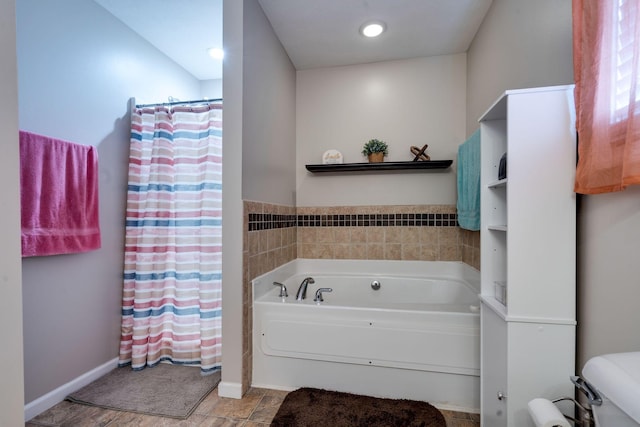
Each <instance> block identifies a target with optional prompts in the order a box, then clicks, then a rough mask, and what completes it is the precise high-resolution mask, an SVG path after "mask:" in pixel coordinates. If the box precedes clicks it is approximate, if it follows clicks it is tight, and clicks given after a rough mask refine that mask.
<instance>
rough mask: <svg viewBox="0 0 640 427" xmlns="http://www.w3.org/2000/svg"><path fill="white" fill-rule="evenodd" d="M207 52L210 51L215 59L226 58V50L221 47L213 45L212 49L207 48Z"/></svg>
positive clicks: (210, 54)
mask: <svg viewBox="0 0 640 427" xmlns="http://www.w3.org/2000/svg"><path fill="white" fill-rule="evenodd" d="M207 52H209V56H210V57H212V58H213V59H222V58H224V50H222V49H220V48H217V47H212V48H210V49H207Z"/></svg>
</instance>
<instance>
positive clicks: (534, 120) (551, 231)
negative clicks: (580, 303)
mask: <svg viewBox="0 0 640 427" xmlns="http://www.w3.org/2000/svg"><path fill="white" fill-rule="evenodd" d="M572 111H573V86H556V87H547V88H535V89H523V90H512V91H507V92H505V93H504V94H503V95H502V96H501V97H500V98H499V99H498V100H497V101H496V102H495V103H494V104H493V105H492V106H491V107H490V108H489V109H488V110H487V112H486V113H485V114H484V115H483V116H482V117H481V118H480V129H481V145H482V148H481V159H482V160H481V163H482V165H481V218H482V219H481V247H480V248H481V280H482V290H481V301H482V307H481V329H482V334H481V336H482V338H481V410H482V414H481V415H482V425H483V426H485V427H501V426H517V427H526V426H533V423H532V421H531V419H530V417H529V414H528V410H527V403H528V402H529V401H530V400H531V399H534V398H536V397H544V398H548V399H554V398H557V397H560V396H566V395H569V396H573V385H572V384H571V382H570V381H569V376H570V375H573V374H574V371H575V366H574V363H575V361H574V360H575V325H576V322H575V285H576V282H575V268H576V267H575V258H576V247H575V243H576V210H575V193H574V192H573V183H574V175H575V164H576V138H575V128H574V115H573V114H572ZM504 153H508V154H507V178H506V179H501V180H498V167H499V162H500V158H501V157H502V155H503V154H504Z"/></svg>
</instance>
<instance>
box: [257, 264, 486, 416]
mask: <svg viewBox="0 0 640 427" xmlns="http://www.w3.org/2000/svg"><path fill="white" fill-rule="evenodd" d="M305 277H313V278H314V280H315V283H313V284H310V285H309V287H308V290H307V299H306V300H304V301H296V299H295V294H296V291H297V289H298V286H299V285H300V283H301V282H302V280H303V279H304V278H305ZM373 280H377V281H379V282H380V284H381V286H380V289H379V290H373V289H372V287H371V282H372V281H373ZM274 281H276V282H281V283H284V284H285V285H286V287H287V288H288V292H289V297H288V298H281V297H279V296H278V293H279V288H278V287H277V286H273V284H272V283H273V282H274ZM479 286H480V278H479V273H478V271H477V270H475V269H473V268H471V267H469V266H468V265H466V264H463V263H459V262H429V261H352V260H308V259H297V260H294V261H292V262H290V263H288V264H285V265H284V266H282V267H280V268H277V269H276V270H273V271H271V272H269V273H267V274H265V275H263V276H260V277H258V278H256V279H255V280H254V281H253V295H254V302H253V375H252V377H253V380H252V385H253V386H254V387H265V388H272V389H284V390H290V389H295V388H298V387H317V388H325V389H331V390H337V391H345V392H351V393H359V394H366V395H372V396H379V397H389V398H403V399H414V400H423V401H428V402H431V403H432V404H434V405H436V406H438V407H440V408H443V409H457V410H465V411H471V412H477V411H478V408H479V406H480V398H479V389H480V386H479V373H480V372H479V371H480V356H479V348H480V338H479V330H480V324H479V315H478V311H479V303H478V293H479V290H480V289H479ZM321 287H329V288H333V292H331V293H324V295H323V296H324V302H322V303H320V304H317V303H315V302H314V301H313V298H314V294H315V291H316V290H317V289H318V288H321Z"/></svg>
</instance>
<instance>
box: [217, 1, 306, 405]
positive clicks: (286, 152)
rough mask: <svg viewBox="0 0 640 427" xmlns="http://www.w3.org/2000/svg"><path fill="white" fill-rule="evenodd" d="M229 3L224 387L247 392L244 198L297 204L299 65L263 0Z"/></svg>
mask: <svg viewBox="0 0 640 427" xmlns="http://www.w3.org/2000/svg"><path fill="white" fill-rule="evenodd" d="M223 10H224V44H225V61H224V71H223V74H224V78H223V92H224V103H225V113H224V114H225V116H224V117H225V123H224V140H225V143H224V147H225V148H224V164H223V173H224V175H223V182H224V198H223V211H222V215H223V223H224V233H223V234H222V238H223V242H222V246H223V248H224V254H223V255H224V256H223V257H222V260H223V261H222V262H223V266H222V270H223V283H222V286H223V290H222V291H223V299H222V304H223V306H222V309H223V312H224V316H223V322H222V327H223V330H222V337H223V338H222V339H223V342H222V346H223V349H224V350H223V352H222V357H223V359H222V364H223V366H224V369H223V370H222V382H221V384H220V387H219V390H218V391H219V393H220V394H221V395H224V396H228V397H240V396H241V393H242V390H241V389H242V382H243V378H242V375H243V373H244V375H245V376H246V375H248V372H249V369H250V367H249V366H245V367H244V369H243V360H242V354H243V348H242V345H243V343H242V318H243V317H242V316H243V294H242V283H243V274H248V272H245V271H243V258H242V257H243V254H242V248H243V241H242V236H243V234H242V227H243V222H242V218H243V217H242V212H243V208H242V200H243V199H244V200H254V201H260V202H267V203H274V204H281V205H288V206H294V205H295V194H294V191H295V69H294V68H293V65H292V64H291V61H290V60H289V57H288V56H287V54H286V53H285V51H284V49H283V48H282V45H281V44H280V42H279V40H278V39H277V37H276V36H275V34H274V32H273V29H272V28H271V25H270V24H269V21H268V20H267V18H266V16H265V15H264V12H263V11H262V8H261V7H260V4H259V3H258V1H257V0H243V1H233V2H230V1H225V2H224V3H223ZM246 265H248V264H247V262H246V261H245V262H244V266H246ZM244 315H245V316H247V315H248V313H244ZM244 363H245V364H246V363H248V361H244Z"/></svg>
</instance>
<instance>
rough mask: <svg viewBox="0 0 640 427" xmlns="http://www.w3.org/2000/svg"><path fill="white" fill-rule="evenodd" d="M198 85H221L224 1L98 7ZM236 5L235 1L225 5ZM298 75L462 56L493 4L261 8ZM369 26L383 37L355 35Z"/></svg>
mask: <svg viewBox="0 0 640 427" xmlns="http://www.w3.org/2000/svg"><path fill="white" fill-rule="evenodd" d="M95 1H96V2H97V3H98V4H100V5H101V6H103V7H104V8H105V9H107V10H108V11H109V12H111V13H112V14H113V15H114V16H115V17H116V18H118V19H120V20H121V21H122V22H124V23H125V24H126V25H127V26H129V27H130V28H132V29H133V30H134V31H135V32H137V33H138V34H139V35H140V36H142V37H143V38H145V39H147V40H148V41H149V42H150V43H151V44H153V45H154V46H155V47H157V48H158V49H159V50H161V51H163V52H164V53H165V54H166V55H167V56H169V57H170V58H172V59H173V60H174V61H175V62H177V63H178V64H180V65H182V66H183V67H184V68H185V69H186V70H187V71H189V72H190V73H191V74H193V76H195V77H196V78H197V79H199V80H207V79H217V78H221V77H222V61H216V60H214V59H212V58H210V57H209V56H208V55H207V49H208V48H210V47H220V46H221V45H222V1H223V0H135V1H131V0H95ZM227 1H240V0H227ZM258 1H259V3H260V5H261V6H262V8H263V10H264V12H265V14H266V15H267V18H268V19H269V21H270V22H271V25H272V27H273V28H274V31H275V33H276V35H277V36H278V38H279V39H280V41H281V43H282V45H283V46H284V48H285V50H286V51H287V53H288V54H289V57H290V58H291V61H292V62H293V65H294V66H295V67H296V69H298V70H303V69H309V68H317V67H331V66H340V65H352V64H361V63H368V62H378V61H388V60H395V59H407V58H416V57H424V56H433V55H445V54H454V53H461V52H466V51H467V49H468V48H469V45H470V43H471V41H472V40H473V37H474V35H475V34H476V32H477V31H478V28H479V26H480V24H481V23H482V20H483V19H484V16H485V14H486V13H487V11H488V9H489V6H491V1H492V0H258ZM368 20H381V21H384V22H385V23H386V25H387V31H386V32H385V33H383V34H382V35H381V36H380V37H378V38H376V39H367V38H365V37H362V36H361V35H360V34H359V33H358V29H359V28H360V26H361V25H362V24H363V23H364V22H365V21H368Z"/></svg>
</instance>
